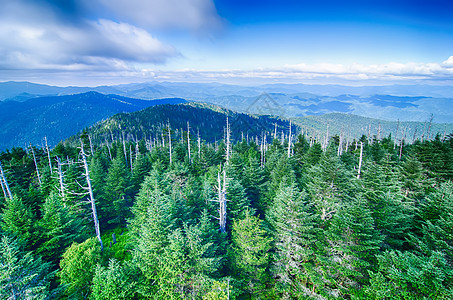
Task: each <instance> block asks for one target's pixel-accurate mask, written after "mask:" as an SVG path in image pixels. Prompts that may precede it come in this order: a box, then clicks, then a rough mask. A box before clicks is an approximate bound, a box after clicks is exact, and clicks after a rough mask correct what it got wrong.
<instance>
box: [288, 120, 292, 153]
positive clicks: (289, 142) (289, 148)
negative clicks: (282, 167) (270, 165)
mask: <svg viewBox="0 0 453 300" xmlns="http://www.w3.org/2000/svg"><path fill="white" fill-rule="evenodd" d="M291 125H292V122H291V120H289V136H288V158H290V157H291V127H292V126H291Z"/></svg>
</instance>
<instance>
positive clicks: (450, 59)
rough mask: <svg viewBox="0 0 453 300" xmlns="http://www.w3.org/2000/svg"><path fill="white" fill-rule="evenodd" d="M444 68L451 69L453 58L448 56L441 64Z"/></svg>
mask: <svg viewBox="0 0 453 300" xmlns="http://www.w3.org/2000/svg"><path fill="white" fill-rule="evenodd" d="M442 65H444V66H445V67H451V68H453V56H450V57H449V58H448V59H447V60H446V61H444V62H443V63H442Z"/></svg>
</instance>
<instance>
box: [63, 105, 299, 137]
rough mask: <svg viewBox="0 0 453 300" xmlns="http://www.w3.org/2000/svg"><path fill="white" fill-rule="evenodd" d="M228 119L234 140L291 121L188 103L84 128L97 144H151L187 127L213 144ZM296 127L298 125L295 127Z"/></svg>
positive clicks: (279, 127)
mask: <svg viewBox="0 0 453 300" xmlns="http://www.w3.org/2000/svg"><path fill="white" fill-rule="evenodd" d="M227 117H228V119H229V126H230V133H231V139H233V140H241V139H242V138H244V139H247V140H249V139H252V138H253V139H256V138H259V139H261V138H262V137H264V135H265V134H267V135H268V136H269V135H276V134H278V135H279V136H280V135H281V132H282V131H284V130H286V129H287V128H288V126H289V121H288V120H282V119H279V118H276V117H271V116H252V115H249V114H243V113H237V112H234V111H231V110H228V109H224V108H222V107H219V106H215V105H212V104H203V103H193V102H192V103H185V104H179V105H157V106H153V107H149V108H147V109H143V110H141V111H137V112H133V113H121V114H117V115H114V116H113V117H112V118H109V119H107V120H105V121H101V122H99V123H97V124H95V125H94V126H91V127H90V128H88V129H86V130H85V133H86V134H89V135H90V138H91V139H92V141H93V142H95V143H105V142H106V141H107V142H112V141H115V140H117V139H126V140H133V141H137V140H140V139H144V140H146V141H147V142H148V143H153V144H155V143H157V142H158V141H159V140H160V141H162V135H163V134H164V135H165V134H166V132H167V131H168V126H170V130H173V131H174V133H175V136H178V137H179V138H182V139H184V134H186V133H185V132H187V126H189V128H191V133H192V135H193V136H194V137H195V139H197V138H198V136H200V138H202V139H203V140H205V141H207V142H212V143H214V142H215V141H219V140H222V139H224V138H225V131H224V127H225V126H226V118H227ZM294 128H296V126H294ZM68 142H70V143H73V144H74V143H77V144H78V143H79V137H78V136H73V137H71V138H70V139H68Z"/></svg>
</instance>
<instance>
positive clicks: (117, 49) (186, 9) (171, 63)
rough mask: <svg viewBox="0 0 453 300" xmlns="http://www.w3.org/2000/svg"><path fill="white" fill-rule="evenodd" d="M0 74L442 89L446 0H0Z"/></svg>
mask: <svg viewBox="0 0 453 300" xmlns="http://www.w3.org/2000/svg"><path fill="white" fill-rule="evenodd" d="M0 4H1V7H2V10H1V11H0V81H7V80H27V81H33V82H39V83H47V84H56V85H99V84H115V83H127V82H143V81H194V82H223V83H239V84H259V83H273V82H284V83H308V84H327V83H339V84H348V85H375V84H379V85H380V84H395V83H396V84H397V83H402V84H407V83H418V84H451V83H452V79H453V18H452V17H451V16H452V15H453V2H449V1H436V0H434V1H416V0H413V1H398V0H394V1H387V0H382V1H363V0H362V1H346V0H344V1H330V0H324V1H323V0H319V1H305V0H301V1H290V0H280V1H270V0H262V1H248V0H242V1H239V0H219V1H211V0H66V1H59V0H0Z"/></svg>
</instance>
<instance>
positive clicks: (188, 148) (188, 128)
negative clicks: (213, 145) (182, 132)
mask: <svg viewBox="0 0 453 300" xmlns="http://www.w3.org/2000/svg"><path fill="white" fill-rule="evenodd" d="M187 153H188V155H189V161H190V125H189V121H187Z"/></svg>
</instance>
